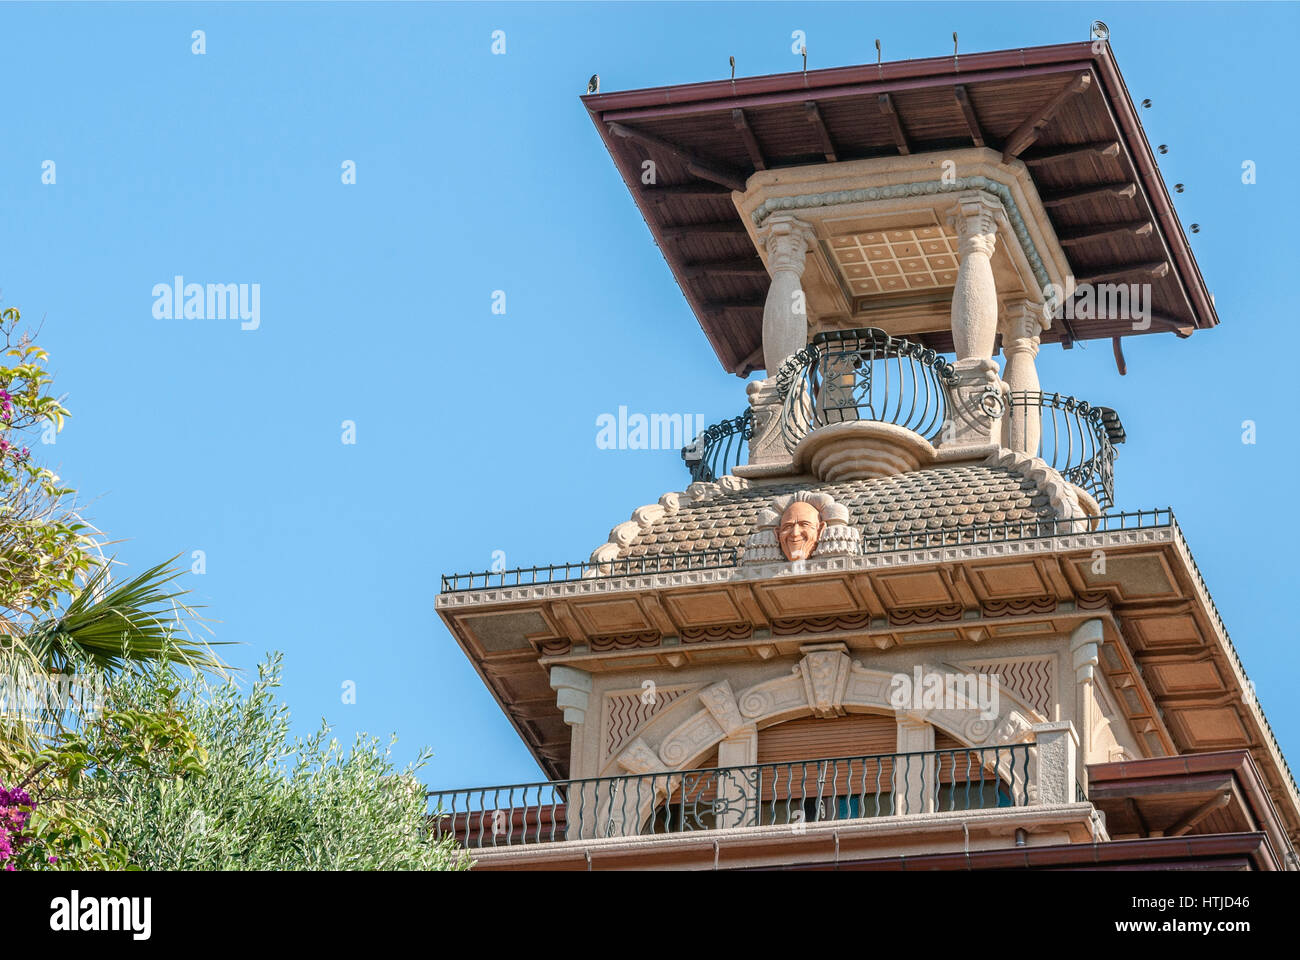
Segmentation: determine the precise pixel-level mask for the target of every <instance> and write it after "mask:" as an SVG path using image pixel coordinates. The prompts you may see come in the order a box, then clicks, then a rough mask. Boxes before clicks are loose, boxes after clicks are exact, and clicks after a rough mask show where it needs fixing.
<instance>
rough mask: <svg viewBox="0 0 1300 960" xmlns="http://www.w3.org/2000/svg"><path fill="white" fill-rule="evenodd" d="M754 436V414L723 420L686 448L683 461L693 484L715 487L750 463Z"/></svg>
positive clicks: (751, 412)
mask: <svg viewBox="0 0 1300 960" xmlns="http://www.w3.org/2000/svg"><path fill="white" fill-rule="evenodd" d="M753 435H754V411H753V408H752V407H751V408H749V409H747V410H746V411H745V412H744V413H742V414H741V415H740V416H738V417H732V418H731V419H730V420H723V421H722V422H721V423H715V424H713V426H711V427H706V428H705V429H704V432H703V433H701V434H700V435H699V436H698V437H696V438H695V439H694V440H693V441H692V442H691V443H689V444H687V445H686V446H684V447H682V460H683V461H685V463H686V469H687V470H689V471H690V472H691V480H692V481H693V482H701V483H712V482H713V481H714V480H717V479H718V477H720V476H723V475H724V474H728V473H730V472H731V471H732V469H733V468H734V467H737V466H739V465H740V464H742V463H747V462H748V461H749V440H750V438H751V437H753Z"/></svg>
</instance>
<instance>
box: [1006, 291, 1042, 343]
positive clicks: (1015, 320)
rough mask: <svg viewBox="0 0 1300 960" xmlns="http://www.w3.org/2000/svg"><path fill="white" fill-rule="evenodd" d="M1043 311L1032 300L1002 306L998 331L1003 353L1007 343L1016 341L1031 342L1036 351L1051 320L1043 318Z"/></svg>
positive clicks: (1017, 301)
mask: <svg viewBox="0 0 1300 960" xmlns="http://www.w3.org/2000/svg"><path fill="white" fill-rule="evenodd" d="M1043 309H1044V308H1043V304H1041V303H1037V302H1035V301H1033V300H1014V301H1012V302H1011V303H1006V304H1003V306H1002V317H1001V320H1000V322H999V323H998V329H999V330H1000V331H1001V332H1002V343H1003V350H1004V351H1005V350H1006V344H1007V343H1009V342H1012V341H1016V340H1033V341H1034V348H1035V350H1037V347H1038V341H1039V337H1040V336H1041V335H1042V332H1043V331H1044V330H1046V329H1047V328H1048V326H1050V325H1051V320H1050V318H1049V317H1047V316H1044V313H1043Z"/></svg>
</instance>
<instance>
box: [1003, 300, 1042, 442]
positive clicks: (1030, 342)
mask: <svg viewBox="0 0 1300 960" xmlns="http://www.w3.org/2000/svg"><path fill="white" fill-rule="evenodd" d="M1046 328H1047V321H1046V320H1045V319H1044V317H1043V305H1042V304H1041V303H1035V302H1034V301H1032V300H1019V301H1016V302H1015V303H1012V304H1008V305H1007V308H1006V312H1005V313H1004V314H1003V317H1002V355H1003V356H1004V357H1006V370H1005V371H1004V372H1003V375H1002V378H1003V380H1005V381H1006V384H1007V387H1008V389H1009V390H1010V391H1011V392H1012V393H1020V392H1025V393H1038V392H1039V391H1040V390H1041V387H1040V386H1039V383H1038V367H1037V365H1036V364H1035V363H1034V358H1035V357H1037V356H1038V347H1039V335H1040V334H1041V333H1042V331H1043V330H1045V329H1046ZM1007 413H1008V416H1007V417H1006V418H1005V420H1004V421H1003V427H1004V431H1005V445H1006V446H1007V447H1008V448H1009V449H1011V450H1015V451H1017V452H1019V453H1027V454H1029V455H1030V456H1031V457H1035V456H1037V455H1038V442H1039V440H1040V438H1041V437H1042V432H1043V417H1042V411H1041V410H1040V409H1039V407H1038V406H1037V405H1024V404H1017V403H1016V402H1015V400H1014V399H1013V400H1012V402H1011V407H1010V409H1009V410H1008V411H1007Z"/></svg>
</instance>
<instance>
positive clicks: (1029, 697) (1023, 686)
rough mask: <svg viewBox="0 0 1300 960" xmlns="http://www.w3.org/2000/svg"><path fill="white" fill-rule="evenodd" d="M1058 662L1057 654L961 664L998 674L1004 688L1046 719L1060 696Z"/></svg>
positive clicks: (963, 662)
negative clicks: (1057, 692) (1056, 667)
mask: <svg viewBox="0 0 1300 960" xmlns="http://www.w3.org/2000/svg"><path fill="white" fill-rule="evenodd" d="M1055 665H1056V660H1055V658H1053V657H1014V658H1005V659H998V660H963V661H961V663H959V664H958V666H960V667H964V668H966V669H968V670H971V671H973V672H975V673H985V674H989V675H990V676H997V677H998V684H999V686H1000V687H1001V688H1002V689H1003V690H1008V691H1010V692H1011V693H1014V694H1015V695H1016V696H1017V697H1019V698H1020V699H1021V700H1023V701H1024V702H1025V703H1026V704H1027V705H1028V706H1031V707H1033V708H1034V711H1035V712H1036V713H1037V714H1038V715H1039V716H1040V717H1043V718H1044V719H1046V718H1048V717H1050V716H1051V715H1052V703H1053V702H1054V701H1055V697H1056V682H1055Z"/></svg>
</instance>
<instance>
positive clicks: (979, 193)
mask: <svg viewBox="0 0 1300 960" xmlns="http://www.w3.org/2000/svg"><path fill="white" fill-rule="evenodd" d="M1005 218H1006V212H1005V211H1004V210H1003V209H1002V203H1001V201H999V200H998V199H997V198H996V197H994V196H993V195H992V194H989V193H985V192H984V191H983V190H972V191H969V192H967V193H963V194H960V195H959V196H958V198H957V205H956V206H955V207H953V208H951V209H950V210H949V211H948V225H949V226H950V227H952V229H953V230H954V231H955V232H956V234H957V239H958V241H959V242H958V245H957V254H958V256H959V257H962V258H964V257H966V256H967V254H970V253H978V254H982V255H983V256H985V257H991V256H993V251H994V250H995V249H996V247H997V240H998V222H999V220H1003V219H1005Z"/></svg>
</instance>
